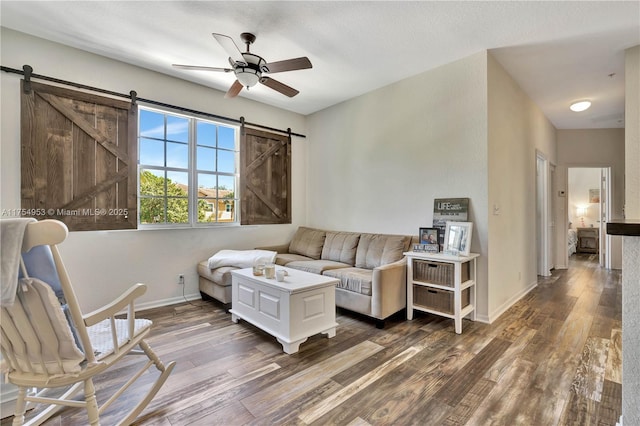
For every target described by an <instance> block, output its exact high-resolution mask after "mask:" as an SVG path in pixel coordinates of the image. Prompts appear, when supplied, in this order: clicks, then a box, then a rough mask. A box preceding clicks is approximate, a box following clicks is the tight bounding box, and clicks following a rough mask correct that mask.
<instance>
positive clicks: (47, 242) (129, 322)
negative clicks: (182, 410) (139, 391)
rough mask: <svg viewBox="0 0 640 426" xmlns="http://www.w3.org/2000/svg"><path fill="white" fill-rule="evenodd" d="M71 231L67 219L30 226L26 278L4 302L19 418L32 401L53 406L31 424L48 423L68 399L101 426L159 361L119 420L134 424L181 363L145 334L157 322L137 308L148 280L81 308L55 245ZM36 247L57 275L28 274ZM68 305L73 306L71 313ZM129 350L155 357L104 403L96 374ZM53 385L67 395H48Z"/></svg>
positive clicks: (4, 343) (7, 356)
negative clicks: (90, 308) (165, 358)
mask: <svg viewBox="0 0 640 426" xmlns="http://www.w3.org/2000/svg"><path fill="white" fill-rule="evenodd" d="M67 234H68V230H67V227H66V225H64V224H63V223H62V222H59V221H56V220H42V221H39V222H30V223H29V224H28V225H26V230H25V232H24V238H23V243H22V254H23V256H22V259H21V271H22V275H23V276H24V277H27V278H23V279H21V280H20V283H19V284H18V291H17V295H16V298H15V301H14V302H13V304H12V305H9V304H3V306H2V317H1V323H0V324H1V329H2V336H1V337H2V339H1V347H2V356H3V359H4V360H3V362H4V363H5V364H6V365H5V367H7V368H6V370H7V371H8V372H7V378H8V381H9V382H10V383H12V384H14V385H16V386H18V388H19V390H18V398H17V401H16V410H15V417H14V419H13V425H22V424H24V422H25V411H26V404H27V402H33V403H40V404H47V405H49V406H48V407H46V409H43V410H42V411H41V412H37V411H36V412H37V415H34V418H32V419H30V420H29V422H28V423H27V424H30V425H38V424H41V423H42V422H44V421H45V420H47V419H48V418H49V417H51V416H52V415H53V414H54V413H55V412H56V411H57V410H59V409H60V408H62V407H61V406H71V407H85V408H86V410H87V413H88V421H87V422H86V423H87V424H90V425H99V424H100V420H99V417H100V415H101V414H102V413H103V412H104V411H105V409H106V408H107V407H108V406H109V405H110V404H111V403H113V402H114V401H115V400H116V399H117V398H118V397H119V396H120V395H122V393H123V392H124V391H125V390H126V389H127V388H129V386H131V385H132V384H133V383H134V382H135V381H136V380H137V379H138V378H140V377H141V376H142V375H143V374H144V373H145V371H146V370H147V369H148V368H149V367H150V366H151V365H152V364H153V365H154V366H155V368H157V369H158V370H159V372H160V373H159V377H158V378H157V379H156V381H155V383H154V384H153V385H152V386H151V388H150V390H149V391H148V393H147V394H146V395H145V396H144V397H143V398H142V399H141V401H140V402H139V403H138V404H137V405H136V406H135V407H134V408H133V409H131V411H130V412H129V413H127V414H125V415H124V417H123V418H122V419H118V420H119V423H118V424H120V425H128V424H130V423H131V422H133V421H134V420H135V419H136V418H137V417H138V415H139V414H140V413H141V412H142V410H143V409H144V408H145V407H146V406H147V404H149V402H150V401H151V400H152V399H153V397H154V396H155V395H156V393H157V392H158V390H159V389H160V387H161V386H162V385H163V384H164V382H165V381H166V379H167V377H168V376H169V374H170V373H171V371H172V370H173V367H174V366H175V362H171V363H169V364H167V365H166V366H165V365H163V364H162V362H161V361H160V359H159V358H158V357H157V356H156V354H155V353H154V352H153V351H152V350H151V348H150V347H149V345H148V344H147V343H146V342H145V341H144V338H145V337H146V336H147V335H148V334H149V331H150V329H151V321H149V320H145V319H136V318H135V314H134V299H135V298H137V297H140V296H141V295H142V294H144V292H145V291H146V286H145V285H144V284H136V285H134V286H133V287H131V288H130V289H129V290H128V291H127V292H125V293H124V294H123V295H122V296H120V297H119V298H118V299H116V300H115V301H113V302H112V303H110V304H108V305H106V306H104V307H103V308H101V309H98V310H96V311H94V312H91V313H88V314H83V313H82V311H81V310H80V307H79V305H78V301H77V298H76V295H75V293H74V291H73V287H72V286H71V282H70V280H69V276H68V275H67V271H66V269H65V267H64V264H63V262H62V258H61V257H60V253H59V251H58V248H57V247H56V245H57V244H59V243H61V242H62V241H64V239H65V238H66V236H67ZM37 246H44V247H38V248H39V249H44V252H45V256H44V260H42V261H40V260H36V261H31V264H32V265H33V262H35V263H36V264H37V265H38V262H44V263H45V264H46V263H47V261H48V262H50V263H52V265H51V266H50V267H48V266H47V267H45V268H44V269H48V270H49V271H53V272H54V273H55V275H57V276H52V277H49V279H47V280H45V279H44V278H41V279H38V278H35V276H36V275H35V274H31V275H30V274H29V270H28V268H27V266H26V264H25V260H26V257H27V255H29V254H31V253H33V252H31V253H27V252H29V251H30V250H32V249H33V248H35V247H37ZM47 246H48V247H47ZM47 255H48V259H47ZM41 267H42V263H40V264H39V266H38V267H34V268H32V269H34V270H37V269H42V268H41ZM45 281H47V282H45ZM50 281H51V282H50ZM57 285H59V286H60V288H58V289H57V290H61V291H59V292H58V293H59V294H58V295H56V292H54V289H56V288H55V287H56V286H57ZM52 286H53V288H52ZM61 303H62V305H61ZM67 307H68V308H67ZM125 308H127V313H128V315H127V318H126V319H116V318H115V315H116V314H117V313H119V312H121V311H123V310H124V309H125ZM65 312H67V313H68V315H67V316H65ZM138 348H139V349H138ZM127 354H143V355H146V356H147V357H148V361H147V362H146V364H145V365H144V367H143V368H142V369H141V370H140V371H139V372H137V373H136V374H134V375H133V377H130V378H129V377H127V378H126V379H127V380H126V383H124V385H122V387H121V388H120V389H118V390H117V391H115V392H113V394H112V395H111V396H110V398H109V399H108V400H106V401H105V402H104V403H103V404H102V405H101V406H98V402H97V399H96V395H95V388H94V384H93V378H94V376H96V375H97V374H100V373H102V372H104V371H105V370H107V369H108V368H110V367H111V366H113V365H114V364H115V363H117V362H118V361H119V360H121V359H122V358H123V357H124V356H125V355H127ZM32 388H37V390H38V391H37V392H36V393H35V394H34V393H31V392H29V390H30V389H32ZM52 388H57V390H58V392H57V393H58V394H60V393H62V392H64V394H63V395H61V396H57V397H51V396H44V395H47V394H50V393H51V390H52ZM60 389H62V391H60ZM81 389H84V400H80V399H77V398H76V399H73V396H74V395H75V394H77V393H78V391H80V390H81ZM47 391H48V393H47Z"/></svg>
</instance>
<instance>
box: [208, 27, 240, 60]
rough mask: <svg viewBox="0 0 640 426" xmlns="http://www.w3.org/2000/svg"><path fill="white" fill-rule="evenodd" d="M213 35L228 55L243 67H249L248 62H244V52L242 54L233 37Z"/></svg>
mask: <svg viewBox="0 0 640 426" xmlns="http://www.w3.org/2000/svg"><path fill="white" fill-rule="evenodd" d="M212 35H213V37H214V38H215V39H216V40H217V41H218V43H220V46H222V47H223V48H224V50H226V51H227V54H228V55H229V57H230V58H231V59H232V60H233V61H234V62H235V63H237V64H239V65H243V66H246V65H247V61H245V60H244V56H242V52H240V49H238V46H237V45H236V43H235V42H234V41H233V39H232V38H231V37H229V36H226V35H224V34H217V33H212ZM232 65H233V64H232Z"/></svg>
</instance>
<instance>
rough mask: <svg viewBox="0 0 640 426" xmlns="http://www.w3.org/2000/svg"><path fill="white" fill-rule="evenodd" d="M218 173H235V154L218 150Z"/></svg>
mask: <svg viewBox="0 0 640 426" xmlns="http://www.w3.org/2000/svg"><path fill="white" fill-rule="evenodd" d="M218 171H219V172H222V173H235V171H236V156H235V152H233V151H222V150H218Z"/></svg>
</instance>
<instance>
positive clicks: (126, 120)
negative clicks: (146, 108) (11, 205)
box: [21, 81, 138, 231]
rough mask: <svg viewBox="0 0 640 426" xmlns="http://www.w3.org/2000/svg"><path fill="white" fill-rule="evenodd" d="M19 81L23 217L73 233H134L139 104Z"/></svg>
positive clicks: (135, 224)
mask: <svg viewBox="0 0 640 426" xmlns="http://www.w3.org/2000/svg"><path fill="white" fill-rule="evenodd" d="M22 83H23V90H22V125H21V127H22V135H21V139H22V153H21V175H22V209H23V212H25V213H27V214H26V215H27V216H32V217H35V218H36V219H44V218H55V219H59V220H61V221H63V222H64V223H66V224H67V226H68V227H69V230H71V231H79V230H104V229H131V228H136V227H137V222H138V220H137V216H138V215H137V143H136V136H137V131H136V129H137V123H138V109H137V107H136V105H132V104H131V103H130V102H126V101H121V100H116V99H112V98H106V97H101V96H96V95H94V94H88V93H84V92H78V91H73V90H69V89H64V88H61V87H56V86H48V85H44V84H38V83H34V82H31V83H30V86H31V90H28V91H27V92H26V93H25V91H24V81H23V82H22ZM29 212H30V213H31V214H29Z"/></svg>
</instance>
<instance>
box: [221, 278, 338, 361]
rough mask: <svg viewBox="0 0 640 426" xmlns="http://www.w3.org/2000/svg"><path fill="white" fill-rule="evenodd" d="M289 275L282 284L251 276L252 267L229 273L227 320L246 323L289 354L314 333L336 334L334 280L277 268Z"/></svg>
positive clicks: (274, 280)
mask: <svg viewBox="0 0 640 426" xmlns="http://www.w3.org/2000/svg"><path fill="white" fill-rule="evenodd" d="M278 269H284V270H285V271H287V273H288V274H289V275H288V276H286V277H285V279H284V281H282V282H279V281H276V279H275V278H274V279H267V278H265V277H264V275H261V276H255V275H253V270H252V268H247V269H238V270H234V271H231V275H232V288H231V294H232V297H231V310H230V312H231V320H232V321H233V322H235V323H237V322H238V319H243V320H245V321H248V322H250V323H251V324H253V325H255V326H256V327H258V328H260V329H262V330H264V331H266V332H267V333H269V334H271V335H272V336H274V337H275V338H276V339H278V342H280V343H281V344H282V348H283V350H284V351H285V352H286V353H288V354H292V353H295V352H297V351H298V348H299V347H300V344H301V343H303V342H304V341H306V340H307V338H309V337H310V336H313V335H315V334H318V333H323V334H327V336H328V337H329V338H331V337H333V336H335V335H336V327H337V326H338V323H337V322H336V293H335V285H336V284H337V283H338V280H337V279H335V278H329V277H325V276H322V275H317V274H311V273H309V272H304V271H298V270H296V269H291V268H286V267H282V266H277V267H276V270H278Z"/></svg>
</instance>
